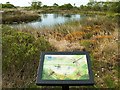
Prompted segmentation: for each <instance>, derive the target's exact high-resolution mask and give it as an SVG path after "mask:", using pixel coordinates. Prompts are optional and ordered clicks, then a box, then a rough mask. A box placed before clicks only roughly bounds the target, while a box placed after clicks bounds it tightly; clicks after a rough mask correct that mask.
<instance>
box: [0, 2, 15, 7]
mask: <svg viewBox="0 0 120 90" xmlns="http://www.w3.org/2000/svg"><path fill="white" fill-rule="evenodd" d="M2 8H16V7H15V6H14V5H13V4H10V2H6V4H2Z"/></svg>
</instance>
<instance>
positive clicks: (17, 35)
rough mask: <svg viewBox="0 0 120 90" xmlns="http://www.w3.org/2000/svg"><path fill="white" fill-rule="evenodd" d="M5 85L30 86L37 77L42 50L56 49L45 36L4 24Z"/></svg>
mask: <svg viewBox="0 0 120 90" xmlns="http://www.w3.org/2000/svg"><path fill="white" fill-rule="evenodd" d="M2 40H3V43H2V46H3V47H2V48H3V49H2V53H3V67H2V68H3V87H7V88H9V87H19V88H20V87H22V88H23V87H29V85H31V84H32V83H33V82H35V79H36V73H37V68H38V64H39V59H40V53H41V51H54V50H55V49H54V48H53V47H52V46H51V45H50V44H49V43H48V42H47V41H46V40H45V39H44V38H43V37H40V38H39V39H38V40H36V39H35V38H34V36H32V35H31V34H28V33H23V32H19V31H16V30H12V28H10V27H6V26H3V36H2Z"/></svg>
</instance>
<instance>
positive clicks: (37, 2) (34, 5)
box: [31, 1, 42, 9]
mask: <svg viewBox="0 0 120 90" xmlns="http://www.w3.org/2000/svg"><path fill="white" fill-rule="evenodd" d="M41 5H42V2H40V1H36V2H32V4H31V7H32V9H39V8H40V7H41Z"/></svg>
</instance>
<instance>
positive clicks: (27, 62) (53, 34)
mask: <svg viewBox="0 0 120 90" xmlns="http://www.w3.org/2000/svg"><path fill="white" fill-rule="evenodd" d="M39 4H40V3H39ZM115 4H116V3H115ZM54 7H58V5H56V4H55V5H54ZM105 7H106V6H105ZM42 8H43V7H42ZM45 8H46V7H45V6H44V9H45ZM50 8H53V7H49V9H50ZM64 8H66V7H65V5H64ZM70 8H71V13H73V12H72V10H75V11H76V10H77V13H78V11H79V9H78V8H77V9H75V7H70ZM84 8H85V7H84ZM108 8H109V7H108ZM24 9H25V10H26V9H27V11H29V12H32V11H31V9H34V10H35V11H34V12H36V13H38V12H40V13H41V7H36V6H34V5H33V7H32V8H24ZM47 9H48V7H47ZM116 9H117V8H115V10H116ZM22 10H23V9H22ZM62 10H63V7H62ZM85 10H86V9H83V11H82V12H85ZM88 10H89V8H88ZM90 10H91V11H88V12H93V11H95V10H93V11H92V9H90ZM98 10H99V9H98ZM46 11H47V10H46ZM63 11H64V12H70V10H66V9H64V10H63ZM96 11H97V10H96ZM96 11H95V13H96ZM64 12H63V13H64ZM98 12H99V11H98ZM46 13H47V12H46ZM79 13H80V12H79ZM93 13H94V12H93ZM103 13H105V14H106V15H104V14H102V15H98V16H97V17H87V18H83V19H80V20H72V21H69V22H65V23H64V24H57V25H54V26H53V27H42V28H33V27H30V26H26V27H23V28H19V27H18V28H14V27H12V26H11V25H6V24H5V25H2V59H3V66H2V68H3V74H2V75H3V88H6V87H7V88H13V87H17V88H44V87H38V86H36V85H35V81H36V75H37V68H38V64H39V59H40V53H41V52H42V51H88V52H90V56H91V61H92V69H93V72H94V79H95V85H94V86H92V88H116V89H117V88H119V83H118V80H119V78H118V77H119V72H118V70H119V66H118V62H119V60H118V56H119V53H118V45H119V43H118V32H119V31H120V26H119V22H120V21H119V19H118V18H120V17H119V12H117V10H116V12H115V13H112V14H111V15H112V16H111V15H110V14H108V13H106V12H103ZM83 14H84V13H83ZM113 14H114V15H113ZM25 15H26V14H25ZM25 15H23V16H25ZM116 16H117V17H116ZM20 17H21V16H20ZM6 18H8V17H6ZM3 19H4V16H3ZM9 19H10V18H9ZM9 19H6V20H5V21H6V22H7V21H9ZM12 19H15V17H13V18H12ZM19 19H20V21H22V19H24V18H23V17H21V18H19ZM15 20H16V19H15ZM25 20H26V18H25ZM11 21H12V20H11V19H10V22H11ZM13 21H14V20H13ZM13 21H12V22H13ZM16 22H19V20H18V21H16ZM77 88H91V87H85V86H84V87H77Z"/></svg>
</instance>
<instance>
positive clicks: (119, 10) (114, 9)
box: [110, 1, 120, 13]
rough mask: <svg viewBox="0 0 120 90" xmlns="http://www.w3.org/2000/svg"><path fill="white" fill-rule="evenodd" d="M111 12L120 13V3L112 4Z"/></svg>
mask: <svg viewBox="0 0 120 90" xmlns="http://www.w3.org/2000/svg"><path fill="white" fill-rule="evenodd" d="M110 11H111V12H115V13H120V1H119V2H114V3H112V5H111V7H110Z"/></svg>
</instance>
